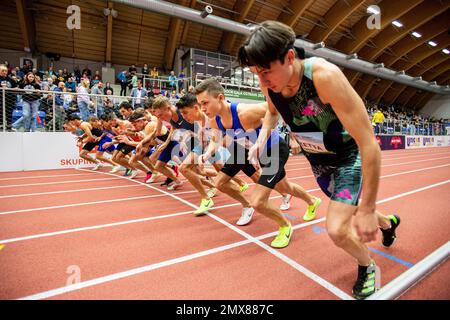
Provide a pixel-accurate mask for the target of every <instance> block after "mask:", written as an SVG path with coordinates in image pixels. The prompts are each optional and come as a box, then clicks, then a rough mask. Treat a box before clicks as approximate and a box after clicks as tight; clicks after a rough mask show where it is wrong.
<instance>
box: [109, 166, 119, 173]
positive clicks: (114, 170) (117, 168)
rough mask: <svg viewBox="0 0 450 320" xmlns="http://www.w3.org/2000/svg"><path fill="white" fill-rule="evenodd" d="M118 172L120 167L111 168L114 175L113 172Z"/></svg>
mask: <svg viewBox="0 0 450 320" xmlns="http://www.w3.org/2000/svg"><path fill="white" fill-rule="evenodd" d="M119 170H120V166H113V167H112V168H111V171H110V172H111V173H115V172H117V171H119Z"/></svg>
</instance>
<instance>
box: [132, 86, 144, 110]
mask: <svg viewBox="0 0 450 320" xmlns="http://www.w3.org/2000/svg"><path fill="white" fill-rule="evenodd" d="M130 96H131V105H132V107H133V109H135V110H136V109H137V108H141V107H142V108H143V107H144V103H145V101H146V98H147V90H145V89H144V88H142V81H141V80H137V86H136V88H133V90H131V94H130Z"/></svg>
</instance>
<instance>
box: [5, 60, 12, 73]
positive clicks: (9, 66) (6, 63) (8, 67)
mask: <svg viewBox="0 0 450 320" xmlns="http://www.w3.org/2000/svg"><path fill="white" fill-rule="evenodd" d="M3 65H4V66H6V69H8V74H10V73H11V71H12V70H13V67H12V66H11V65H10V64H9V62H8V61H5V62H3Z"/></svg>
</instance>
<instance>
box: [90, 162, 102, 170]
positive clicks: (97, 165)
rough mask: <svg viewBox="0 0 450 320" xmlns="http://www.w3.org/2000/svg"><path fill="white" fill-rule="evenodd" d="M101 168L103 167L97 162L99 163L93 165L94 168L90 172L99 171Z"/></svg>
mask: <svg viewBox="0 0 450 320" xmlns="http://www.w3.org/2000/svg"><path fill="white" fill-rule="evenodd" d="M101 167H103V164H101V163H100V162H99V163H97V164H96V165H95V167H93V168H92V171H97V170H98V169H100V168H101Z"/></svg>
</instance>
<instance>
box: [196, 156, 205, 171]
mask: <svg viewBox="0 0 450 320" xmlns="http://www.w3.org/2000/svg"><path fill="white" fill-rule="evenodd" d="M204 159H205V157H204V155H203V154H202V155H200V156H199V157H198V168H199V169H200V171H203V169H204V168H205V161H206V160H204Z"/></svg>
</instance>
